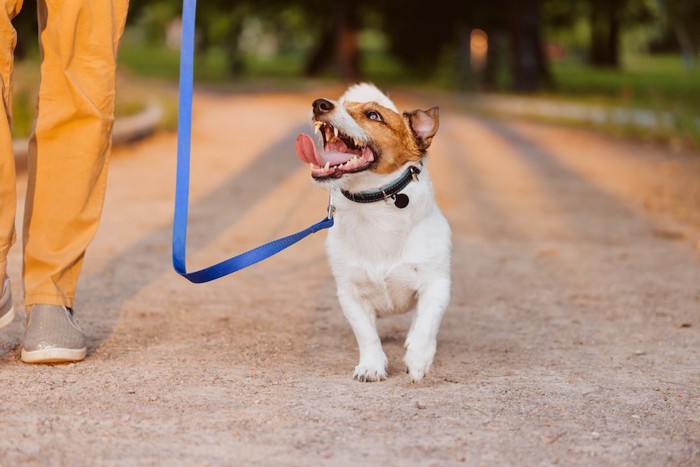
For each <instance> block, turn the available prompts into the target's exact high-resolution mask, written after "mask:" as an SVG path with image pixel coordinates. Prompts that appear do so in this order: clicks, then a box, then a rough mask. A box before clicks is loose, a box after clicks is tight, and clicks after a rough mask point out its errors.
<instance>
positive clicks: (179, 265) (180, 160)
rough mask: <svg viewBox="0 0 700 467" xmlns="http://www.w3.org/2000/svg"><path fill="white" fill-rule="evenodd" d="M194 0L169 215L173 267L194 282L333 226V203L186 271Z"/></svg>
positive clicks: (185, 8) (185, 27)
mask: <svg viewBox="0 0 700 467" xmlns="http://www.w3.org/2000/svg"><path fill="white" fill-rule="evenodd" d="M196 10H197V1H196V0H183V4H182V43H181V45H180V105H179V110H178V138H177V179H176V185H175V216H174V219H173V267H174V268H175V271H177V272H178V274H180V275H181V276H183V277H184V278H185V279H187V280H189V281H190V282H194V283H202V282H209V281H213V280H214V279H218V278H220V277H223V276H226V275H228V274H231V273H233V272H236V271H239V270H241V269H243V268H246V267H248V266H251V265H253V264H255V263H258V262H260V261H262V260H264V259H266V258H269V257H270V256H272V255H274V254H276V253H279V252H280V251H282V250H284V249H285V248H288V247H290V246H291V245H293V244H295V243H296V242H298V241H299V240H301V239H303V238H305V237H307V236H309V235H311V234H312V233H316V232H318V231H319V230H323V229H328V228H330V227H332V226H333V204H332V202H331V203H329V207H328V215H327V216H326V217H325V218H324V219H323V220H321V221H320V222H318V223H316V224H314V225H312V226H311V227H309V228H307V229H304V230H302V231H301V232H297V233H295V234H292V235H289V236H287V237H284V238H280V239H278V240H274V241H272V242H270V243H266V244H265V245H262V246H259V247H257V248H254V249H252V250H250V251H247V252H245V253H242V254H240V255H238V256H234V257H233V258H229V259H227V260H225V261H222V262H220V263H218V264H215V265H213V266H209V267H208V268H204V269H201V270H199V271H194V272H187V268H186V267H185V257H186V249H187V210H188V204H189V193H190V147H191V144H190V140H191V137H192V85H193V79H194V28H195V26H194V24H195V23H194V19H195V14H196Z"/></svg>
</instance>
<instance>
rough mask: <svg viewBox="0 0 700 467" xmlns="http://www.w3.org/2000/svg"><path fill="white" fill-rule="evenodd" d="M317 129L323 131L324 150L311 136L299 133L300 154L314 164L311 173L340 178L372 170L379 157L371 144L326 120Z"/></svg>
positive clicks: (322, 177)
mask: <svg viewBox="0 0 700 467" xmlns="http://www.w3.org/2000/svg"><path fill="white" fill-rule="evenodd" d="M315 125H316V131H317V132H318V131H320V132H321V136H322V139H323V144H322V149H321V150H320V151H319V150H317V149H316V145H315V144H314V142H313V140H312V139H311V137H310V136H309V135H306V134H303V133H302V134H300V135H299V136H297V147H296V149H297V156H298V157H299V159H301V160H302V161H304V162H306V163H307V164H309V167H311V176H312V177H313V178H315V179H324V178H340V177H342V176H343V175H345V174H348V173H355V172H361V171H363V170H366V169H368V168H369V167H370V166H371V165H372V163H373V162H374V160H375V155H374V151H372V149H371V148H370V147H369V146H368V145H367V144H364V143H362V142H361V141H358V140H356V139H354V138H351V137H349V136H347V135H345V134H343V133H342V132H340V131H339V130H338V129H337V128H335V127H333V126H331V125H329V124H327V123H322V122H316V123H315Z"/></svg>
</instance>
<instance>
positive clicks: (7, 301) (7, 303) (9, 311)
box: [0, 277, 15, 329]
mask: <svg viewBox="0 0 700 467" xmlns="http://www.w3.org/2000/svg"><path fill="white" fill-rule="evenodd" d="M13 319H15V309H14V307H13V306H12V288H11V287H10V279H9V278H8V277H5V280H4V284H2V293H0V329H2V328H4V327H5V326H7V325H8V324H10V323H11V322H12V320H13Z"/></svg>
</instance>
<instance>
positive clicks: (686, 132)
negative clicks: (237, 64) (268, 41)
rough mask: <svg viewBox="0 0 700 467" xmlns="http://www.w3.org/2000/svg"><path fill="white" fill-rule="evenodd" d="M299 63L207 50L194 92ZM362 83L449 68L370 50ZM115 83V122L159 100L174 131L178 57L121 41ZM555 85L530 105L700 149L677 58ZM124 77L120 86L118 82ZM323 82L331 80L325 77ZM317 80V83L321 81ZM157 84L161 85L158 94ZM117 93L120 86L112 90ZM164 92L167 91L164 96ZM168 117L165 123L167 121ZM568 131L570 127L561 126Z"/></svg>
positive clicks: (23, 117)
mask: <svg viewBox="0 0 700 467" xmlns="http://www.w3.org/2000/svg"><path fill="white" fill-rule="evenodd" d="M304 61H305V56H304V55H303V54H302V53H300V52H299V53H287V54H285V55H281V56H277V57H274V58H260V57H255V56H246V57H243V63H244V68H245V70H246V73H245V74H244V75H240V76H236V78H235V80H234V79H232V78H231V76H230V74H229V73H228V70H227V65H226V56H225V53H224V52H223V51H222V50H220V49H212V50H210V51H208V52H207V53H198V54H197V56H196V57H195V81H196V82H197V83H199V84H203V83H209V84H216V85H219V84H220V85H226V86H229V85H231V84H232V83H235V86H237V87H241V88H242V89H245V88H246V87H250V86H253V87H255V86H261V85H263V84H264V83H265V82H266V81H267V82H268V83H269V82H272V83H275V84H274V85H275V86H276V87H277V88H279V87H285V88H290V87H294V86H296V84H295V83H301V82H303V76H302V75H303V66H304ZM362 66H363V71H364V72H365V78H366V79H368V80H371V81H374V82H376V83H379V84H384V85H387V84H392V85H420V86H423V87H430V88H433V89H442V90H454V89H455V85H454V78H453V74H452V70H453V69H454V60H452V59H451V58H450V57H448V56H446V57H445V60H442V61H441V65H440V67H439V69H438V70H436V72H435V74H434V76H433V77H432V78H430V79H428V80H418V79H415V78H411V77H412V76H413V74H412V73H409V72H407V70H406V69H405V67H403V66H402V64H401V63H400V62H398V61H397V60H396V59H394V58H392V57H391V56H388V55H387V54H385V53H382V51H381V50H371V51H369V52H368V53H366V54H364V55H363V57H362ZM119 67H120V70H121V71H122V73H121V74H120V77H121V79H120V82H122V83H126V84H122V86H121V87H122V88H123V89H118V92H117V110H116V113H117V115H128V114H132V113H135V112H138V111H139V110H140V109H141V108H142V107H143V103H144V96H146V95H150V96H155V97H156V98H158V99H160V100H161V102H162V103H163V106H164V107H165V108H166V126H167V127H169V128H174V127H175V125H176V123H175V116H174V114H175V112H176V103H174V100H175V98H176V94H175V90H174V84H175V82H176V81H177V78H178V75H179V52H178V51H176V50H172V49H168V48H166V47H163V46H154V45H149V44H147V43H142V42H139V41H137V40H135V39H134V38H133V37H131V36H130V35H129V34H128V33H127V35H126V36H125V38H124V40H123V42H122V45H121V49H120V57H119ZM37 68H38V65H37V64H36V63H35V62H29V63H26V64H22V65H21V66H18V69H17V74H18V75H19V78H18V76H15V83H20V84H19V85H16V93H15V110H14V112H15V119H14V122H13V131H14V134H15V136H26V135H27V134H28V133H29V131H30V129H31V119H32V118H33V107H34V104H33V103H34V102H35V101H36V92H35V91H33V89H35V88H36V85H37V83H38V78H32V79H29V78H31V77H32V76H35V77H36V76H38V69H37ZM552 75H553V78H554V83H555V84H554V85H553V86H552V87H551V88H550V89H548V90H546V91H544V92H542V93H538V94H536V95H535V96H534V97H546V98H553V99H561V100H568V101H571V100H573V101H577V102H582V103H587V104H592V105H597V106H600V107H603V108H606V109H613V108H615V107H623V108H639V109H646V110H652V111H654V112H658V113H659V114H661V113H670V114H672V115H673V122H672V125H671V126H670V127H664V128H659V129H657V130H649V129H641V128H635V127H633V126H630V125H623V124H619V125H616V124H614V123H612V124H610V125H605V127H604V128H603V129H604V130H605V131H608V132H612V133H616V134H621V135H625V136H634V137H640V138H645V139H655V140H661V141H665V142H669V141H679V140H680V141H682V142H683V143H684V144H685V143H689V144H690V145H691V146H693V147H695V148H700V128H699V127H698V126H699V125H698V123H697V122H698V119H700V67H696V68H695V69H693V70H688V69H686V68H685V67H684V65H683V63H682V61H681V58H680V57H679V56H671V55H665V56H641V55H638V56H631V57H628V58H626V59H625V61H624V66H623V69H621V70H614V69H596V68H591V67H588V66H585V65H582V64H580V63H576V62H573V61H565V60H561V61H556V62H553V63H552ZM124 77H126V78H124ZM326 77H327V78H330V79H332V76H330V75H328V76H326ZM322 78H324V77H322ZM163 83H165V84H166V85H165V86H163ZM118 86H119V83H118ZM166 88H167V89H166ZM171 114H172V115H171ZM566 123H567V124H571V123H572V122H566Z"/></svg>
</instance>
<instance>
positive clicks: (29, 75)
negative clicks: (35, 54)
mask: <svg viewBox="0 0 700 467" xmlns="http://www.w3.org/2000/svg"><path fill="white" fill-rule="evenodd" d="M12 80H13V102H12V135H13V137H14V138H26V137H28V136H29V134H30V133H31V130H32V125H33V122H34V118H35V114H36V102H37V96H38V94H39V81H40V73H39V62H38V60H36V59H29V60H25V61H22V62H19V63H17V64H16V66H15V69H14V73H13V76H12ZM151 94H152V92H151V91H150V90H148V89H146V88H145V87H144V86H143V84H142V80H141V79H134V78H133V77H132V76H130V75H129V74H128V73H121V74H119V76H118V77H117V101H116V103H115V110H114V113H115V115H116V116H117V117H121V116H126V115H134V114H137V113H139V112H140V111H141V110H143V109H144V107H145V105H146V103H147V99H148V98H149V96H150V95H151Z"/></svg>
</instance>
